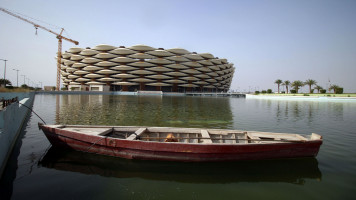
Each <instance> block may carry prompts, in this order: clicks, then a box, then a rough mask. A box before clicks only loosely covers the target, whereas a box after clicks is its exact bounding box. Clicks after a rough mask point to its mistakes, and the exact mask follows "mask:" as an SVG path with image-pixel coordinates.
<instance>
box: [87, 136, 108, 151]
mask: <svg viewBox="0 0 356 200" xmlns="http://www.w3.org/2000/svg"><path fill="white" fill-rule="evenodd" d="M104 138H107V137H102V138H100V139H99V140H97V141H96V142H94V143H93V144H92V145H90V147H88V148H87V150H85V152H86V153H87V152H89V149H90V148H92V147H93V146H94V145H95V144H96V143H98V142H100V141H101V140H102V139H104Z"/></svg>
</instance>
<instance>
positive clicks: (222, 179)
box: [0, 95, 356, 199]
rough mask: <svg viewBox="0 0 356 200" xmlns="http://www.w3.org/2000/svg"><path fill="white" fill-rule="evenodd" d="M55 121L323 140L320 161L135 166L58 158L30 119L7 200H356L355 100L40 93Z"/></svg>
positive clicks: (2, 193)
mask: <svg viewBox="0 0 356 200" xmlns="http://www.w3.org/2000/svg"><path fill="white" fill-rule="evenodd" d="M34 110H35V111H36V112H37V113H38V114H39V115H40V116H41V117H42V118H43V119H44V120H45V121H46V122H47V123H48V124H52V123H63V124H102V125H147V126H174V127H205V128H227V129H243V130H257V131H272V132H288V133H300V134H310V133H312V132H314V133H319V134H321V135H322V136H323V137H324V144H323V145H322V147H321V150H320V152H319V155H318V156H317V157H316V158H302V159H284V160H267V161H248V162H232V163H176V162H160V161H133V160H125V159H117V158H111V157H107V156H99V155H92V154H88V153H81V152H75V151H64V150H58V149H56V148H53V147H51V146H50V144H49V142H48V141H47V139H46V138H45V136H44V135H43V133H42V132H41V131H39V130H38V127H37V122H39V121H40V120H39V119H38V118H37V117H36V116H35V115H33V114H32V115H31V116H30V118H29V121H28V123H27V126H26V127H25V128H24V130H23V131H22V137H21V138H20V140H19V141H18V143H17V147H16V148H15V151H14V153H13V155H12V158H11V161H10V163H9V164H8V166H7V169H6V171H5V176H4V178H3V179H2V180H1V187H0V198H1V199H10V198H11V199H25V198H34V199H49V198H50V199H237V198H239V199H246V198H248V199H261V198H263V199H287V198H288V199H355V194H356V124H355V122H356V120H355V119H356V101H334V102H327V101H300V100H299V101H297V100H267V99H240V98H201V97H165V96H164V97H161V96H158V97H157V96H109V95H36V98H35V102H34Z"/></svg>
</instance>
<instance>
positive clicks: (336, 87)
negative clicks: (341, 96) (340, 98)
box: [329, 85, 340, 94]
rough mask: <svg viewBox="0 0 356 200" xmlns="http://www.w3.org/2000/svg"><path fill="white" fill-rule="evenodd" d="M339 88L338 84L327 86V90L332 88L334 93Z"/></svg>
mask: <svg viewBox="0 0 356 200" xmlns="http://www.w3.org/2000/svg"><path fill="white" fill-rule="evenodd" d="M339 88H340V86H338V85H331V86H330V87H329V90H334V94H336V90H337V89H339Z"/></svg>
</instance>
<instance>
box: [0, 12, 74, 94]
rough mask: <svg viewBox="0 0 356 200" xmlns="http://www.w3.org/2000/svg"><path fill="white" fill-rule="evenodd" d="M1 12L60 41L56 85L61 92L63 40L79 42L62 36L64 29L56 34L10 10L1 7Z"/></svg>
mask: <svg viewBox="0 0 356 200" xmlns="http://www.w3.org/2000/svg"><path fill="white" fill-rule="evenodd" d="M0 11H3V12H4V13H6V14H9V15H11V16H14V17H16V18H18V19H21V20H23V21H25V22H27V23H30V24H32V25H33V26H34V27H35V28H36V30H37V29H38V28H41V29H43V30H45V31H48V32H50V33H52V34H54V35H56V38H57V39H58V53H57V83H56V90H57V91H59V87H60V81H61V57H62V39H64V40H67V41H68V42H72V43H74V44H75V45H78V44H79V42H78V41H75V40H72V39H70V38H67V37H64V36H62V33H63V31H64V29H63V28H62V29H61V32H60V33H56V32H54V31H52V30H51V29H48V28H46V27H44V26H41V25H38V24H36V23H34V22H32V21H30V20H28V19H26V18H23V17H21V16H19V15H16V14H14V13H12V12H10V11H8V10H7V9H5V8H1V7H0Z"/></svg>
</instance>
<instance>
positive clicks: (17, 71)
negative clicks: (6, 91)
mask: <svg viewBox="0 0 356 200" xmlns="http://www.w3.org/2000/svg"><path fill="white" fill-rule="evenodd" d="M12 70H15V71H16V75H17V78H16V82H17V87H19V71H20V70H19V69H12Z"/></svg>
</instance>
